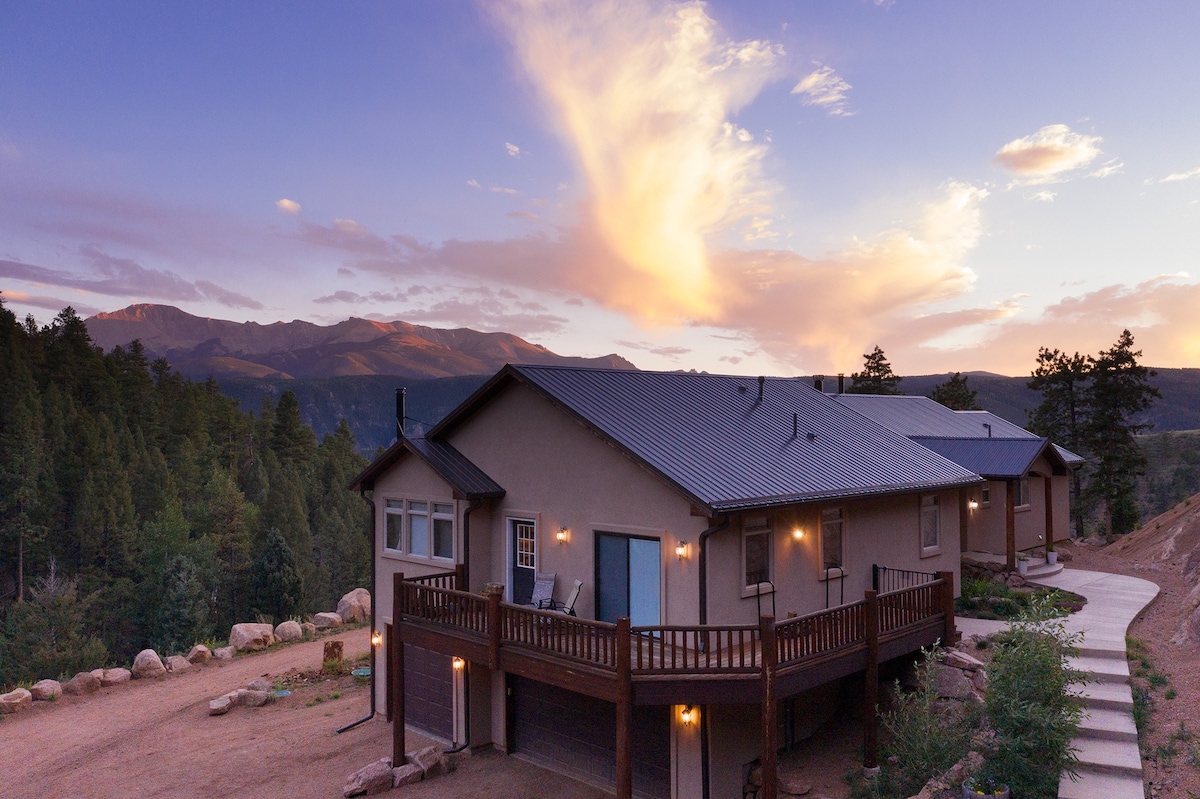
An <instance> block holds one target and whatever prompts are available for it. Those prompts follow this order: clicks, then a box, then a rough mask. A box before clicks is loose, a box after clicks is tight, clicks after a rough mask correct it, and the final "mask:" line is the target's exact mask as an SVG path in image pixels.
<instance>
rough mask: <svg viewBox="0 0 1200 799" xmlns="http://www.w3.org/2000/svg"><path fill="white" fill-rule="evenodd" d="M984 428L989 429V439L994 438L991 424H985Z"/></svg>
mask: <svg viewBox="0 0 1200 799" xmlns="http://www.w3.org/2000/svg"><path fill="white" fill-rule="evenodd" d="M983 426H984V427H986V428H987V431H988V438H991V437H992V426H991V425H990V424H988V423H987V422H984V423H983Z"/></svg>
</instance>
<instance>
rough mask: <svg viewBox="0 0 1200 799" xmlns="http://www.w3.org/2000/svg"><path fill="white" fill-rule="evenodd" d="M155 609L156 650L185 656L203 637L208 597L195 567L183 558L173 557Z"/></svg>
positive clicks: (182, 556)
mask: <svg viewBox="0 0 1200 799" xmlns="http://www.w3.org/2000/svg"><path fill="white" fill-rule="evenodd" d="M162 586H163V593H162V601H161V603H160V604H159V606H158V619H157V620H158V636H157V641H156V643H157V645H158V647H160V648H162V649H164V650H166V651H167V652H184V651H186V650H187V649H188V648H189V647H191V645H192V644H194V643H196V642H197V641H199V640H200V639H201V638H203V637H204V633H205V632H206V629H207V628H206V623H207V621H208V596H207V592H206V591H205V589H204V584H203V583H202V582H201V580H200V575H199V573H198V572H197V569H196V565H195V564H194V563H193V562H192V560H191V558H189V557H187V556H186V555H176V556H175V557H174V559H172V560H171V562H170V563H169V564H167V567H166V569H165V570H164V572H163V578H162Z"/></svg>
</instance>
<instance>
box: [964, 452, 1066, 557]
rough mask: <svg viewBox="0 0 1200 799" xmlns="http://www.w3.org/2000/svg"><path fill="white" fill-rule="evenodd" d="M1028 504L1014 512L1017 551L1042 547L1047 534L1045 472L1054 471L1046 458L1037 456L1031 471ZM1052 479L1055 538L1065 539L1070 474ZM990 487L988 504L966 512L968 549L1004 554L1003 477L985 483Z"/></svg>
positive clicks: (1005, 488)
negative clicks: (967, 513)
mask: <svg viewBox="0 0 1200 799" xmlns="http://www.w3.org/2000/svg"><path fill="white" fill-rule="evenodd" d="M1030 472H1031V474H1030V478H1029V489H1030V490H1029V494H1030V502H1029V505H1028V507H1024V508H1021V507H1018V508H1016V509H1015V510H1014V513H1013V529H1014V534H1015V535H1014V537H1015V540H1016V545H1017V551H1018V552H1020V551H1023V550H1028V549H1033V548H1035V547H1039V546H1044V545H1045V543H1046V541H1045V533H1046V488H1045V478H1044V476H1045V475H1051V474H1052V473H1053V470H1052V468H1051V466H1050V464H1049V463H1048V462H1047V461H1046V459H1045V458H1038V460H1037V461H1035V462H1034V465H1033V467H1032V468H1031V470H1030ZM1050 479H1051V480H1052V481H1053V488H1052V491H1051V493H1052V500H1053V514H1054V540H1055V541H1065V540H1067V539H1069V538H1070V535H1071V533H1070V524H1071V519H1070V490H1071V483H1070V479H1071V478H1070V477H1069V476H1066V475H1059V476H1054V477H1051V478H1050ZM987 485H988V487H989V488H990V489H991V502H990V503H989V505H988V506H986V507H984V506H982V505H981V506H980V507H979V508H976V509H975V510H973V511H969V527H968V530H969V532H968V548H969V549H971V550H974V551H978V552H992V553H995V554H1000V555H1002V554H1004V552H1005V544H1006V508H1007V503H1008V484H1007V482H1006V481H1003V480H990V481H988V483H987ZM979 497H980V494H979V490H978V489H975V490H974V493H973V494H972V498H973V499H976V500H978V499H979Z"/></svg>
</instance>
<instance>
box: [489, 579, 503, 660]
mask: <svg viewBox="0 0 1200 799" xmlns="http://www.w3.org/2000/svg"><path fill="white" fill-rule="evenodd" d="M503 594H504V586H502V585H497V584H495V583H488V586H487V598H488V606H487V625H488V668H489V669H491V670H492V671H495V670H496V669H498V668H500V634H501V632H502V630H501V629H500V627H501V624H500V597H501V596H502V595H503Z"/></svg>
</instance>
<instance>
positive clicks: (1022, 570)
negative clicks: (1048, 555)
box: [1017, 555, 1029, 577]
mask: <svg viewBox="0 0 1200 799" xmlns="http://www.w3.org/2000/svg"><path fill="white" fill-rule="evenodd" d="M1028 573H1029V556H1028V555H1021V556H1019V557H1018V558H1017V574H1019V575H1021V576H1022V577H1024V576H1025V575H1026V574H1028Z"/></svg>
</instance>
